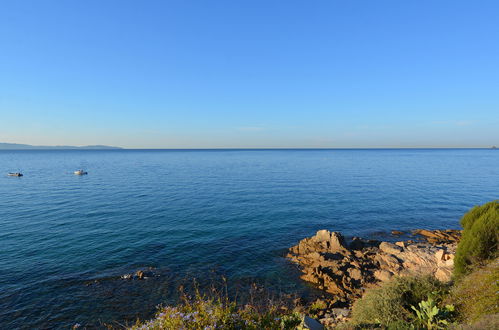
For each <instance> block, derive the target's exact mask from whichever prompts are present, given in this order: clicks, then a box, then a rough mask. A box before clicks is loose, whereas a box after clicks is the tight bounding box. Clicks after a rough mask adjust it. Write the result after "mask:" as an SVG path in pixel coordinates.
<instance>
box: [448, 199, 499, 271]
mask: <svg viewBox="0 0 499 330" xmlns="http://www.w3.org/2000/svg"><path fill="white" fill-rule="evenodd" d="M461 226H462V227H463V234H462V237H461V240H460V242H459V244H458V246H457V251H456V257H455V259H454V276H455V277H456V278H460V277H462V276H463V275H465V274H467V273H469V272H470V271H471V270H472V268H473V266H474V265H480V264H483V263H486V262H487V261H488V260H491V259H494V258H496V257H497V256H498V252H497V250H498V246H497V242H498V240H499V201H493V202H489V203H487V204H484V205H482V206H475V207H474V208H473V209H471V210H470V211H469V212H468V213H466V214H465V215H464V216H463V218H462V219H461Z"/></svg>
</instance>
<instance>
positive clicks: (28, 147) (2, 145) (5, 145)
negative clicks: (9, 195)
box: [0, 143, 123, 150]
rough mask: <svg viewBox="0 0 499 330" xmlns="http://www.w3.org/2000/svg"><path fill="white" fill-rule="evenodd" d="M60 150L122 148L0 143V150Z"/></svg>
mask: <svg viewBox="0 0 499 330" xmlns="http://www.w3.org/2000/svg"><path fill="white" fill-rule="evenodd" d="M54 149H55V150H62V149H78V150H82V149H85V150H86V149H89V150H110V149H123V148H120V147H112V146H104V145H90V146H81V147H76V146H34V145H31V144H19V143H0V150H54Z"/></svg>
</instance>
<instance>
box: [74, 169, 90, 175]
mask: <svg viewBox="0 0 499 330" xmlns="http://www.w3.org/2000/svg"><path fill="white" fill-rule="evenodd" d="M74 174H75V175H87V174H88V172H86V171H84V170H78V171H74Z"/></svg>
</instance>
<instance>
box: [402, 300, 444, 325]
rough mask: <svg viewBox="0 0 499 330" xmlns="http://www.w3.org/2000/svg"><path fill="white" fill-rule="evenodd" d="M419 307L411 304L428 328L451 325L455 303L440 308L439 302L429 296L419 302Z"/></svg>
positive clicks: (421, 322) (418, 317)
mask: <svg viewBox="0 0 499 330" xmlns="http://www.w3.org/2000/svg"><path fill="white" fill-rule="evenodd" d="M418 307H419V308H416V307H414V306H411V308H412V309H413V310H414V311H415V312H416V316H417V319H418V322H419V323H420V324H421V325H422V326H423V327H425V328H426V329H428V330H432V329H445V328H446V327H447V326H448V325H449V320H450V318H451V316H452V315H451V314H452V312H454V306H453V305H446V306H445V307H444V308H442V309H441V308H438V306H437V303H436V301H435V300H433V298H431V297H429V298H428V299H427V300H423V301H421V302H420V303H419V304H418Z"/></svg>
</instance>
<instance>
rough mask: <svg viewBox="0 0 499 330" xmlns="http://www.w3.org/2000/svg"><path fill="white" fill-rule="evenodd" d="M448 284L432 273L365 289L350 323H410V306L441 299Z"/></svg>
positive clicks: (355, 305)
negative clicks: (432, 275) (430, 298)
mask: <svg viewBox="0 0 499 330" xmlns="http://www.w3.org/2000/svg"><path fill="white" fill-rule="evenodd" d="M446 292H447V287H446V286H445V285H444V284H442V283H441V282H439V281H438V280H437V279H435V278H434V277H431V276H425V277H399V278H395V279H393V280H392V281H389V282H386V283H384V284H382V286H380V287H378V288H374V289H371V290H368V291H367V292H366V293H365V294H364V296H363V297H362V298H361V299H359V300H357V301H356V302H355V303H354V305H353V309H352V323H353V324H357V325H375V324H377V325H382V326H385V327H390V325H393V324H396V323H401V321H402V322H413V321H414V320H415V314H414V313H413V312H412V309H411V308H412V307H411V306H417V305H418V303H419V302H421V301H423V300H426V299H428V297H433V298H434V299H436V300H437V301H440V300H441V299H442V297H443V296H444V295H445V293H446Z"/></svg>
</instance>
